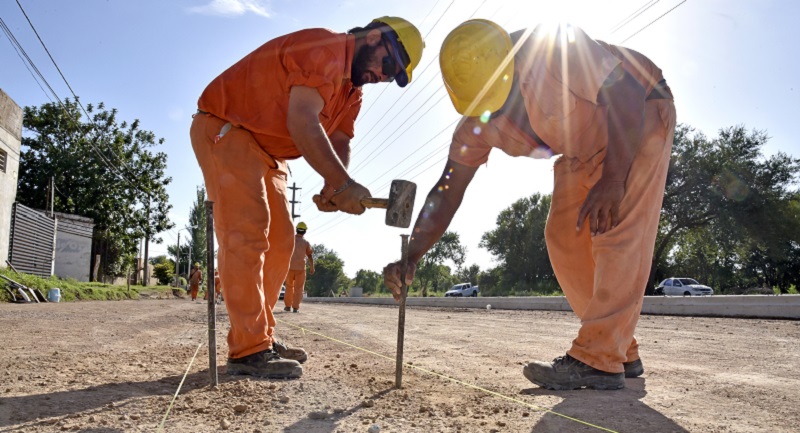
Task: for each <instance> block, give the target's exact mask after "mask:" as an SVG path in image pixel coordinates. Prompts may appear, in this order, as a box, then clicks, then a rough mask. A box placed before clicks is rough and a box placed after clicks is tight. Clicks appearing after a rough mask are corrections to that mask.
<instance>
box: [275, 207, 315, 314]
mask: <svg viewBox="0 0 800 433" xmlns="http://www.w3.org/2000/svg"><path fill="white" fill-rule="evenodd" d="M306 230H308V226H307V225H306V223H304V222H300V223H299V224H297V229H296V230H295V231H296V232H297V234H296V235H295V236H294V253H292V260H291V261H290V262H289V273H288V274H286V293H284V295H283V305H284V307H283V311H290V310H291V311H294V312H295V313H297V312H298V310H300V302H302V300H303V291H304V290H305V287H306V257H308V268H309V269H308V272H309V273H310V274H311V275H314V256H313V255H312V250H311V244H310V243H309V242H308V241H307V240H306V238H305V234H306Z"/></svg>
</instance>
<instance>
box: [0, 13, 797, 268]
mask: <svg viewBox="0 0 800 433" xmlns="http://www.w3.org/2000/svg"><path fill="white" fill-rule="evenodd" d="M19 2H20V3H21V4H22V6H23V8H24V9H25V11H26V12H27V13H28V16H29V17H30V19H31V21H32V22H33V24H34V25H35V26H36V29H37V31H38V32H39V35H40V36H41V37H42V39H43V40H44V42H45V44H46V45H47V47H48V49H49V50H50V53H51V54H52V55H53V57H54V58H55V60H56V62H57V63H58V65H59V67H60V68H61V71H62V72H63V73H64V75H65V76H66V78H67V80H68V81H69V83H70V85H71V86H72V88H73V89H74V90H75V92H76V93H77V94H78V95H79V96H80V97H81V100H82V101H83V102H84V103H97V102H105V103H106V106H107V107H109V108H117V109H118V110H119V118H120V119H124V120H132V119H135V118H136V119H140V120H141V126H142V128H144V129H147V130H151V131H153V132H154V133H155V134H156V135H157V136H158V137H163V138H164V139H165V144H164V146H163V147H162V150H163V151H164V152H166V153H167V155H168V158H169V160H168V170H167V174H168V175H169V176H171V177H172V178H173V182H172V184H171V185H170V187H169V191H168V192H169V194H170V201H171V203H172V205H173V210H172V213H171V215H170V218H171V219H172V220H173V221H174V222H175V223H176V224H177V227H176V229H174V230H171V231H170V232H168V233H163V234H162V235H161V236H162V237H163V239H164V241H165V243H163V244H161V245H155V244H153V245H152V246H151V255H157V254H163V253H165V252H166V243H174V242H175V237H176V234H177V229H178V228H180V227H183V226H185V225H186V223H187V221H188V215H189V209H190V207H191V205H192V201H193V199H194V197H195V193H194V191H195V188H196V187H197V186H198V185H202V182H203V179H202V175H201V173H200V170H199V168H198V166H197V162H196V160H195V157H194V154H193V153H192V149H191V145H190V143H189V134H188V131H189V125H190V122H191V113H193V112H194V110H195V109H196V102H197V98H198V96H199V95H200V93H201V92H202V90H203V89H204V88H205V86H206V85H207V84H208V82H209V81H211V80H212V79H213V78H214V77H215V76H217V75H218V74H219V73H221V72H222V71H223V70H225V69H226V68H227V67H229V66H230V65H232V64H233V63H234V62H236V61H237V60H239V59H240V58H241V57H243V56H244V55H246V54H247V53H249V52H250V51H252V50H253V49H255V48H257V47H258V46H259V45H261V44H263V43H264V42H266V41H267V40H269V39H271V38H273V37H276V36H279V35H282V34H286V33H289V32H292V31H296V30H299V29H303V28H310V27H326V28H330V29H333V30H336V31H340V32H345V31H347V30H348V29H349V28H352V27H355V26H360V25H365V24H367V23H368V22H369V21H370V20H372V19H373V18H376V17H380V16H384V15H396V16H402V17H404V18H406V19H408V20H410V21H412V22H413V23H415V24H416V25H417V26H418V27H419V28H420V30H421V31H422V34H423V35H425V36H426V44H427V47H426V50H425V52H424V53H423V58H422V62H421V64H420V66H419V68H418V69H417V72H415V75H414V82H412V85H410V86H409V87H406V89H402V90H401V89H399V88H397V87H396V86H395V85H394V84H391V85H386V84H378V85H368V86H366V87H365V88H364V90H365V98H364V106H363V108H362V114H361V116H360V117H359V119H358V122H357V124H356V138H355V139H354V141H353V142H352V145H353V160H352V163H351V173H352V175H353V177H354V178H355V179H356V180H358V181H359V182H361V183H363V184H364V185H366V186H367V187H368V188H370V189H371V191H372V193H373V194H374V195H376V196H381V195H386V194H387V190H388V182H389V181H390V180H391V179H392V178H399V177H401V178H405V179H409V180H412V181H414V182H416V183H417V185H418V188H419V190H418V197H417V205H416V210H415V213H416V212H417V211H418V209H419V207H420V203H421V202H422V200H423V198H424V196H425V195H426V194H427V192H428V191H429V190H430V188H431V187H432V186H433V182H434V181H435V180H436V179H437V178H438V176H439V174H440V173H441V170H442V168H443V165H444V160H445V158H446V155H447V143H448V138H449V137H450V135H451V134H452V127H447V126H448V125H450V124H451V123H452V122H454V121H456V120H457V118H458V117H457V115H456V113H455V111H454V110H453V108H452V106H451V105H450V102H449V100H448V99H447V97H446V96H445V92H444V89H443V88H442V87H441V84H442V81H441V77H440V74H439V70H438V49H439V47H440V46H441V42H442V40H443V39H444V36H445V35H446V34H447V32H449V30H451V29H452V28H453V27H455V26H456V25H458V23H460V22H462V21H464V20H466V19H469V18H470V17H476V18H487V19H492V20H494V21H496V22H497V23H499V24H500V25H502V26H504V27H506V28H507V29H508V30H510V31H513V30H518V29H521V28H524V27H528V26H534V25H536V24H537V23H539V22H559V21H568V22H571V23H573V24H575V25H578V26H580V27H582V28H583V29H584V30H586V31H587V33H588V34H589V35H590V36H592V37H594V38H597V39H602V40H605V41H607V42H609V43H612V44H618V43H620V42H622V41H623V40H625V39H627V38H630V39H628V40H627V41H626V42H625V43H623V44H622V45H624V46H627V47H630V48H633V49H636V50H638V51H640V52H642V53H644V54H645V55H647V56H648V57H650V59H652V60H653V61H654V62H655V63H656V64H657V65H658V66H659V67H660V68H661V69H662V70H663V71H664V75H665V77H666V78H667V81H668V83H669V84H670V86H671V87H672V89H673V91H674V93H675V98H676V106H677V110H678V121H679V122H683V123H687V124H690V125H692V126H694V127H695V128H697V129H698V130H700V131H702V132H704V133H705V134H706V135H708V136H712V137H713V136H715V135H716V132H717V130H719V129H720V128H723V127H728V126H733V125H739V124H742V125H745V126H747V127H748V128H750V129H760V130H766V131H767V132H768V133H769V136H770V137H772V138H771V140H770V142H769V145H768V146H767V148H766V149H765V151H766V153H767V154H772V153H775V152H777V151H783V152H786V153H788V154H790V155H793V156H795V157H798V156H800V143H799V142H798V137H800V121H798V111H799V110H798V108H797V107H798V101H800V86H799V85H798V81H797V78H796V77H797V71H798V70H800V60H798V56H797V55H796V53H797V48H796V41H798V40H800V26H798V25H797V22H798V18H800V2H793V1H784V0H759V1H752V0H687V1H685V2H684V1H683V0H660V1H659V0H651V1H646V0H630V1H629V0H617V1H611V0H594V1H591V0H585V1H583V0H582V1H578V0H575V1H559V2H554V1H534V0H514V1H499V0H493V1H484V0H438V1H435V0H408V1H404V2H370V1H364V0H346V1H341V2H331V1H322V0H311V1H278V0H273V1H266V0H264V1H262V0H214V1H212V0H171V1H163V0H138V1H105V0H82V1H69V2H68V1H62V0H36V1H33V0H19ZM645 6H649V8H648V9H646V10H645V11H644V12H643V13H641V15H638V16H636V17H632V14H633V13H634V12H636V11H637V10H639V9H640V8H642V7H645ZM672 8H675V9H674V10H672V11H671V12H670V9H672ZM0 17H1V18H2V19H3V20H4V21H5V23H6V24H7V25H8V26H9V28H10V29H11V31H12V32H13V33H14V35H15V37H16V38H17V39H18V40H19V42H20V43H21V44H22V46H23V48H24V49H25V50H26V52H27V53H28V55H29V56H30V57H31V58H32V59H33V61H34V62H35V64H36V66H37V67H38V68H39V70H40V71H41V72H42V74H43V75H44V76H45V78H46V79H47V81H48V82H49V83H50V85H51V86H52V87H53V88H54V89H55V91H56V92H57V93H58V95H59V96H60V97H61V98H64V97H67V96H70V94H69V89H68V88H67V86H66V84H64V82H63V81H62V80H61V78H60V76H59V75H58V72H57V71H56V69H55V67H54V66H53V65H52V63H51V62H50V60H49V58H48V57H47V54H46V53H45V52H44V49H43V48H42V46H41V45H40V43H39V42H38V40H37V39H36V37H35V35H34V34H33V31H32V30H31V28H30V26H29V25H28V23H27V21H26V20H25V17H24V16H23V15H22V12H21V11H20V9H19V7H18V6H17V3H16V1H14V0H5V1H2V2H0ZM629 17H632V19H630V20H629V21H626V18H629ZM659 17H661V18H659ZM651 23H652V24H651ZM617 28H618V29H617ZM615 29H617V30H616V31H614V30H615ZM637 32H638V33H637ZM428 65H430V66H429V67H428ZM426 67H427V68H426ZM0 88H2V89H3V90H4V91H5V92H6V93H8V94H9V95H10V96H11V98H12V99H14V100H15V101H16V102H17V103H18V104H19V105H21V106H25V105H40V104H42V103H45V102H49V99H48V96H47V95H46V94H45V93H44V92H43V91H42V89H41V88H40V87H39V84H37V82H36V81H35V80H34V78H33V77H32V76H31V73H30V72H29V71H28V70H27V69H26V68H25V66H24V64H23V62H22V61H21V60H20V59H19V57H18V55H17V53H16V52H15V51H14V50H13V48H12V46H11V44H10V43H9V41H8V40H7V38H6V37H5V35H3V34H0ZM51 97H52V96H51ZM437 134H438V135H437ZM552 163H553V161H552V160H550V161H542V160H532V159H528V158H510V157H508V156H505V155H503V154H501V153H494V152H493V153H492V155H491V156H490V159H489V163H488V165H487V166H485V167H482V168H481V169H480V170H479V171H478V174H477V175H476V178H475V180H474V181H473V183H472V185H471V186H470V188H469V189H468V191H467V196H466V198H465V200H464V203H463V204H462V209H461V210H460V212H459V213H458V214H457V215H456V217H455V219H454V220H453V223H452V225H451V229H452V230H454V231H456V232H458V233H459V234H460V236H461V238H462V242H463V243H464V244H465V245H466V246H467V248H468V257H467V264H473V263H476V264H478V265H479V266H480V267H481V268H482V269H486V268H488V267H491V266H492V265H493V262H492V257H491V256H490V255H489V254H488V253H487V252H486V251H485V250H482V249H480V248H479V247H478V243H479V241H480V237H481V235H482V234H483V233H484V232H486V231H488V230H491V229H492V228H494V226H495V219H496V217H497V214H498V213H499V212H500V211H501V210H502V209H504V208H505V207H507V206H509V205H510V204H511V203H512V202H514V201H515V200H517V199H519V198H521V197H526V196H529V195H531V194H533V193H536V192H540V193H549V192H550V191H551V190H552ZM290 168H291V170H292V177H291V178H290V183H291V182H296V183H297V186H299V187H302V188H303V189H302V190H300V191H299V193H300V195H298V197H297V200H300V201H301V202H302V203H301V204H300V206H299V209H298V210H296V212H297V213H300V214H301V215H302V217H301V218H300V219H301V220H304V221H305V222H306V223H307V224H308V226H309V232H308V235H307V238H308V239H309V240H310V241H311V242H312V243H324V244H325V245H326V246H327V247H328V248H331V249H333V250H336V251H337V252H338V253H339V254H340V256H341V257H342V258H343V260H344V261H345V272H346V273H347V274H348V275H349V276H354V275H355V272H356V271H358V270H359V269H371V270H375V271H380V269H381V268H382V267H383V266H384V265H385V264H386V263H387V262H388V261H390V260H394V259H397V258H399V254H400V250H399V244H400V242H399V239H400V238H399V234H401V233H406V232H408V230H401V229H397V228H390V227H386V226H385V225H384V224H383V216H382V215H381V214H380V212H378V211H368V212H367V213H366V214H365V215H362V216H359V217H354V216H344V215H331V214H320V213H319V212H317V211H316V208H315V207H314V206H313V205H312V204H311V195H312V194H314V193H316V192H318V190H319V189H320V187H321V179H320V177H319V176H318V175H316V174H315V173H314V172H313V171H312V170H311V169H310V168H309V167H308V165H307V164H306V163H304V162H303V161H301V160H298V161H294V162H291V163H290ZM184 233H185V232H184Z"/></svg>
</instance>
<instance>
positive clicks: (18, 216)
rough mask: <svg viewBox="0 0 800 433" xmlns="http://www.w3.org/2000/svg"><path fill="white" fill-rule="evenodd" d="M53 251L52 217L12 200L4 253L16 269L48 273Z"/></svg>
mask: <svg viewBox="0 0 800 433" xmlns="http://www.w3.org/2000/svg"><path fill="white" fill-rule="evenodd" d="M55 251H56V220H54V219H52V218H49V217H48V216H46V215H44V214H42V213H41V212H39V211H36V210H33V209H31V208H29V207H26V206H23V205H21V204H19V203H14V212H13V215H12V217H11V245H10V246H9V254H8V257H9V261H10V262H11V264H12V265H13V266H14V268H16V269H17V270H18V271H20V272H25V273H28V274H34V275H38V276H41V277H50V276H51V275H53V269H54V264H55Z"/></svg>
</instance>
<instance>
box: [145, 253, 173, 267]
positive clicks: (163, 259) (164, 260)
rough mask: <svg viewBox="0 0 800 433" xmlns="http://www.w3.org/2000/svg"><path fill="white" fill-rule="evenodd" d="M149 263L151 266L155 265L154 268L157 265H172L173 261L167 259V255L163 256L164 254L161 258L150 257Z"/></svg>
mask: <svg viewBox="0 0 800 433" xmlns="http://www.w3.org/2000/svg"><path fill="white" fill-rule="evenodd" d="M149 261H150V264H151V265H153V266H155V265H160V264H162V263H172V262H171V261H170V260H169V259H168V258H167V256H165V255H163V254H162V255H160V256H155V257H150V260H149Z"/></svg>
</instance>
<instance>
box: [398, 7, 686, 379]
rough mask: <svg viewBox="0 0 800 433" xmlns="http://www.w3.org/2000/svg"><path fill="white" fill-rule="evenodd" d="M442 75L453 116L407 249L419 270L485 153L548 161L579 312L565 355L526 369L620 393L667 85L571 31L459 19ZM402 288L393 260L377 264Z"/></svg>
mask: <svg viewBox="0 0 800 433" xmlns="http://www.w3.org/2000/svg"><path fill="white" fill-rule="evenodd" d="M439 61H440V64H441V67H442V76H443V78H444V81H445V85H446V88H447V90H448V93H449V94H450V98H451V100H452V102H453V105H454V106H455V108H456V110H457V111H458V112H459V113H461V114H463V115H464V116H465V117H464V118H463V119H462V120H461V122H460V123H459V125H458V127H457V128H456V131H455V133H454V134H453V140H452V144H451V147H450V154H449V160H448V161H447V163H446V166H445V169H444V173H443V174H442V176H441V178H440V179H439V181H438V183H437V185H436V186H435V187H434V188H433V189H432V190H431V192H430V193H429V194H428V197H427V199H426V201H425V205H424V208H423V212H422V213H421V214H420V216H419V217H418V219H417V222H416V225H415V227H414V231H413V237H412V239H411V242H410V245H409V250H408V251H409V253H408V260H409V268H408V273H407V275H406V281H407V283H408V284H410V283H411V282H412V279H413V276H414V272H415V265H416V263H417V262H418V261H419V260H420V259H421V258H422V256H423V255H424V254H425V252H426V251H428V249H429V248H431V246H432V245H433V244H434V243H435V242H436V241H437V240H438V239H439V238H440V237H441V236H442V233H444V231H445V230H446V229H447V227H448V225H449V224H450V221H451V219H452V218H453V215H454V214H455V212H456V210H457V209H458V207H459V205H460V204H461V201H462V199H463V197H464V192H465V190H466V188H467V185H469V183H470V182H471V181H472V179H473V176H474V174H475V172H476V170H477V169H478V167H479V166H480V165H482V164H484V163H485V162H486V161H487V160H488V158H489V153H490V151H491V150H492V149H493V148H499V149H500V150H501V151H503V152H505V153H507V154H509V155H511V156H529V157H534V158H541V157H544V158H548V157H550V156H551V155H561V156H560V157H559V158H558V159H557V160H556V162H555V165H554V169H553V170H554V176H555V184H554V189H553V197H552V204H551V206H550V213H549V216H548V219H547V225H546V228H545V238H546V242H547V251H548V253H549V255H550V261H551V264H552V266H553V270H554V271H555V275H556V278H557V279H558V282H559V284H560V286H561V288H562V290H563V291H564V294H565V295H566V298H567V300H568V302H569V304H570V306H571V307H572V310H573V311H574V312H575V314H576V315H577V316H578V317H579V318H580V320H581V327H580V330H579V331H578V335H577V337H576V338H575V340H574V341H573V342H572V346H571V348H570V349H569V350H568V351H567V353H566V355H564V356H560V357H558V358H556V359H555V360H554V361H552V362H533V363H530V364H528V365H526V366H525V368H524V370H523V373H524V375H525V377H527V378H528V379H529V380H531V381H532V382H534V383H536V384H538V385H540V386H542V387H546V388H550V389H576V388H582V387H588V388H596V389H619V388H623V387H624V386H625V377H636V376H639V375H641V374H642V372H643V367H642V362H641V360H640V358H639V351H638V344H637V342H636V339H635V338H634V336H633V333H634V329H635V328H636V322H637V320H638V318H639V313H640V310H641V306H642V299H643V295H644V289H645V286H646V282H647V278H648V274H649V271H650V262H651V257H652V255H653V248H654V244H655V239H656V232H657V229H658V220H659V214H660V210H661V202H662V199H663V195H664V184H665V181H666V176H667V169H668V166H669V158H670V152H671V148H672V141H673V133H674V128H675V106H674V104H673V100H672V93H671V91H670V89H669V87H668V86H667V84H666V81H665V80H664V77H663V76H662V73H661V70H660V69H659V68H658V67H657V66H656V65H655V64H653V62H651V61H650V60H649V59H648V58H647V57H645V56H644V55H642V54H640V53H638V52H636V51H633V50H630V49H626V48H623V47H620V46H615V45H610V44H607V43H605V42H601V41H596V40H593V39H591V38H589V36H587V35H586V33H584V32H583V31H582V30H581V29H579V28H577V27H573V26H569V25H561V26H551V27H548V26H544V25H540V26H538V27H536V28H534V29H526V30H522V31H518V32H515V33H512V34H510V35H509V34H508V33H507V32H506V31H505V30H504V29H503V28H501V27H500V26H498V25H497V24H495V23H493V22H490V21H486V20H471V21H467V22H465V23H463V24H461V25H460V26H458V27H457V28H456V29H454V30H453V31H452V32H451V33H450V34H449V35H448V36H447V38H446V39H445V41H444V43H443V45H442V48H441V52H440V60H439ZM384 279H385V282H386V284H387V285H388V286H389V287H390V288H391V289H392V290H393V291H394V293H395V296H397V295H398V293H399V287H400V267H399V264H397V263H392V264H389V265H388V266H387V267H386V268H385V269H384Z"/></svg>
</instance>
